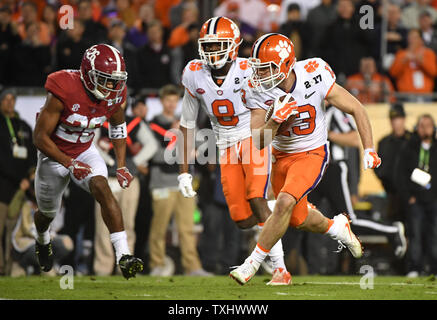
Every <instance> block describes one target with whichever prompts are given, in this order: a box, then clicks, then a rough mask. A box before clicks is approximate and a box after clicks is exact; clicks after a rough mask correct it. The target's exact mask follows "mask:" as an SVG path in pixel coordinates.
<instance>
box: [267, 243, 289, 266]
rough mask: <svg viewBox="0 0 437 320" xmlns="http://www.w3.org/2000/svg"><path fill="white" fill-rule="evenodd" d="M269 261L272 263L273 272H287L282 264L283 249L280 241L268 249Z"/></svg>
mask: <svg viewBox="0 0 437 320" xmlns="http://www.w3.org/2000/svg"><path fill="white" fill-rule="evenodd" d="M269 256H270V260H272V263H273V270H275V269H278V268H282V269H284V270H287V268H286V267H285V262H284V249H283V248H282V240H281V239H279V240H278V242H276V243H275V245H274V246H273V247H272V248H271V249H270V252H269Z"/></svg>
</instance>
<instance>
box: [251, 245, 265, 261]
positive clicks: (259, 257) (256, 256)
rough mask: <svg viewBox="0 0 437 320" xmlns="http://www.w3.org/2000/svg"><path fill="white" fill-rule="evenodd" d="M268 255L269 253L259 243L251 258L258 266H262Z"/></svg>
mask: <svg viewBox="0 0 437 320" xmlns="http://www.w3.org/2000/svg"><path fill="white" fill-rule="evenodd" d="M268 254H269V251H268V250H266V249H264V248H263V247H261V246H260V245H259V243H257V244H256V247H255V249H253V251H252V253H251V255H250V256H249V258H252V260H254V261H256V262H257V263H258V264H261V262H263V261H264V259H265V258H266V257H267V255H268Z"/></svg>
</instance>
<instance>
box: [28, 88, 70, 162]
mask: <svg viewBox="0 0 437 320" xmlns="http://www.w3.org/2000/svg"><path fill="white" fill-rule="evenodd" d="M63 109H64V106H63V104H62V102H61V101H60V100H59V99H58V98H56V97H55V96H54V95H53V94H51V93H48V95H47V99H46V102H45V104H44V107H43V108H42V110H41V112H40V114H39V116H38V119H37V120H36V124H35V129H34V131H33V143H34V144H35V146H36V147H37V149H38V150H39V151H41V152H42V153H44V154H45V155H46V156H47V157H49V158H51V159H53V160H55V161H57V162H59V163H60V164H62V165H63V166H64V167H66V168H68V167H69V165H70V164H71V160H72V159H71V157H69V156H67V155H66V154H65V153H63V152H62V151H61V150H59V148H58V147H57V146H56V144H55V143H54V142H53V140H52V139H51V138H50V136H51V135H52V133H53V131H54V130H55V128H56V126H57V125H58V122H59V118H60V117H61V112H62V110H63Z"/></svg>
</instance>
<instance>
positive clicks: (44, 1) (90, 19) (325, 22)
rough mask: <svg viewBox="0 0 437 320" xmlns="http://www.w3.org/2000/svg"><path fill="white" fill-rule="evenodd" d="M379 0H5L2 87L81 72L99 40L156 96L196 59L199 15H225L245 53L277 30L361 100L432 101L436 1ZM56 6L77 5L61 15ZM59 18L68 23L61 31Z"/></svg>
mask: <svg viewBox="0 0 437 320" xmlns="http://www.w3.org/2000/svg"><path fill="white" fill-rule="evenodd" d="M382 3H383V1H381V0H359V1H358V0H312V1H303V0H283V1H280V0H276V1H275V0H270V1H269V0H222V1H210V2H208V5H207V2H205V1H197V0H160V1H156V0H73V1H61V0H29V1H14V0H2V1H0V85H2V86H36V87H41V86H43V85H44V81H45V79H46V77H47V75H48V74H49V73H50V72H53V71H56V70H60V69H76V68H78V66H79V65H80V61H81V58H82V53H83V51H84V49H85V48H87V47H89V46H90V45H91V44H95V43H100V42H103V43H109V44H111V45H113V46H115V47H116V48H118V49H119V50H120V52H121V53H122V54H123V55H124V57H125V60H126V64H127V69H128V72H129V81H128V84H129V89H130V92H131V93H132V94H135V93H138V92H140V91H141V90H147V89H152V91H153V89H155V92H156V90H158V89H159V88H161V87H162V86H164V85H166V84H169V83H173V84H176V85H178V84H179V82H180V76H181V72H182V69H183V67H184V66H185V64H186V62H188V61H190V60H191V59H194V58H197V57H198V50H197V39H198V31H199V28H200V26H201V25H202V23H203V21H205V20H206V19H207V18H208V17H209V16H211V15H225V16H227V17H229V18H231V19H233V20H234V21H235V22H236V23H237V24H238V25H239V27H240V30H241V33H242V36H243V39H244V41H243V43H242V45H241V48H240V55H241V56H243V57H248V56H249V55H250V50H251V46H252V44H253V42H254V41H255V40H256V39H257V38H258V37H259V36H260V35H262V34H263V33H266V32H280V33H283V34H285V35H287V36H288V37H290V39H291V40H292V41H293V43H294V45H295V50H296V55H297V59H305V58H309V57H313V56H318V57H321V58H323V59H325V60H326V61H327V62H328V63H329V64H330V65H331V66H332V68H333V70H335V72H336V74H337V78H338V81H339V83H341V84H344V85H345V86H346V87H347V88H348V89H349V90H350V91H351V92H353V93H354V94H355V95H356V96H357V97H359V98H360V100H361V101H363V102H364V103H371V102H381V101H391V102H393V101H394V100H396V98H397V99H403V100H417V99H420V100H422V101H423V100H425V101H429V100H435V99H434V97H435V95H434V93H435V92H436V89H435V86H434V80H435V77H436V76H437V66H436V50H437V33H436V30H435V27H434V26H435V22H436V21H435V20H436V17H437V1H435V0H393V1H387V5H386V6H383V5H382ZM62 5H69V6H71V8H72V9H73V11H71V12H70V11H64V10H61V12H62V13H60V11H59V9H60V8H61V6H62ZM211 6H215V7H211ZM208 11H209V12H208ZM206 12H208V13H206ZM70 13H71V14H72V15H73V18H72V20H70V21H69V20H66V18H67V15H68V14H70ZM207 14H209V15H207ZM65 22H69V23H70V24H69V23H67V26H69V27H68V28H67V29H65V26H63V23H65ZM71 22H72V23H71ZM70 27H72V28H70ZM150 75H153V76H150ZM149 92H150V91H149Z"/></svg>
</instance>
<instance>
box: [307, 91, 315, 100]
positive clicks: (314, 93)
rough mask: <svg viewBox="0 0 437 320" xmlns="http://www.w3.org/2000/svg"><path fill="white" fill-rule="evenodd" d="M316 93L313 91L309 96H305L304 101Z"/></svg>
mask: <svg viewBox="0 0 437 320" xmlns="http://www.w3.org/2000/svg"><path fill="white" fill-rule="evenodd" d="M315 93H316V92H315V91H313V92H311V93H310V94H306V95H305V99H309V98H310V97H311V96H312V95H313V94H315Z"/></svg>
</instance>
